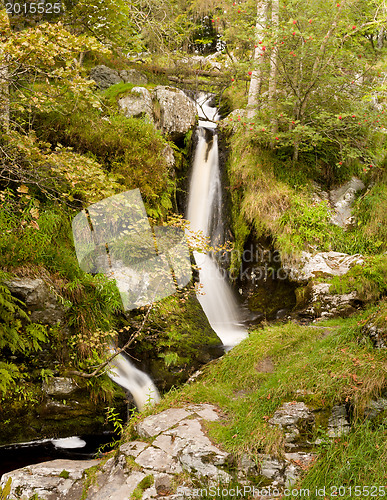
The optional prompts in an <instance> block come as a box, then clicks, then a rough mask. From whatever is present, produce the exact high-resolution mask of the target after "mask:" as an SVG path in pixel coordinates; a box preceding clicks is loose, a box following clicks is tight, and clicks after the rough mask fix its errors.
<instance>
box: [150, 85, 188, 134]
mask: <svg viewBox="0 0 387 500" xmlns="http://www.w3.org/2000/svg"><path fill="white" fill-rule="evenodd" d="M153 99H154V116H155V122H156V126H157V128H158V129H160V130H161V132H162V133H163V134H165V135H168V136H169V137H170V138H171V139H173V140H176V139H179V138H181V137H183V136H184V135H185V134H186V133H187V132H188V131H189V130H190V129H191V128H192V127H193V126H194V125H195V123H196V106H195V103H194V102H193V101H192V100H191V99H190V98H189V97H187V96H186V95H185V94H184V92H183V91H182V90H179V89H176V88H174V87H163V86H158V87H156V88H155V89H154V93H153Z"/></svg>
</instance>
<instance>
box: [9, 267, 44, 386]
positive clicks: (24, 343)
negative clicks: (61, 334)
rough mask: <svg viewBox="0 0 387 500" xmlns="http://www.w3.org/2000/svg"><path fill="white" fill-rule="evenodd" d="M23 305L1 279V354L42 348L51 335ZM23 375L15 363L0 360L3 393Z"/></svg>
mask: <svg viewBox="0 0 387 500" xmlns="http://www.w3.org/2000/svg"><path fill="white" fill-rule="evenodd" d="M1 277H3V276H0V278H1ZM22 306H25V304H24V303H23V302H22V301H21V300H19V299H17V298H16V297H13V296H12V295H11V292H10V291H9V289H8V287H7V286H5V285H4V284H3V283H0V354H3V355H5V354H6V353H7V351H8V352H10V353H11V354H15V353H20V354H29V353H31V352H36V351H40V350H41V349H42V346H41V344H42V343H44V342H46V341H47V339H48V335H47V329H46V327H45V326H43V325H39V324H35V323H31V321H30V319H29V317H28V314H27V313H26V312H25V311H24V310H23V309H22ZM1 351H3V353H2V352H1ZM21 377H22V374H21V373H20V372H19V369H18V368H17V366H16V365H15V364H14V363H9V362H5V361H0V393H2V394H3V396H4V395H5V394H6V393H7V392H8V391H9V390H10V389H11V388H13V387H14V386H15V384H16V382H17V381H18V380H20V378H21Z"/></svg>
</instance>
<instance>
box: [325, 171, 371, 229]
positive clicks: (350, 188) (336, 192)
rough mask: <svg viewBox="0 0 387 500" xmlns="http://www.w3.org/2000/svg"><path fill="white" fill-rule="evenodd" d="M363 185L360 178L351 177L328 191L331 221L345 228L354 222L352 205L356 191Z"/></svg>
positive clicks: (360, 189)
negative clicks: (331, 210) (341, 184)
mask: <svg viewBox="0 0 387 500" xmlns="http://www.w3.org/2000/svg"><path fill="white" fill-rule="evenodd" d="M364 188H365V185H364V184H363V182H362V181H361V180H360V179H357V178H356V177H353V178H352V179H351V180H350V181H348V182H346V183H345V184H343V186H341V187H339V188H337V189H333V190H331V191H330V192H329V200H330V202H331V205H332V207H333V210H334V214H333V216H332V219H331V222H332V223H333V224H336V225H337V226H340V227H343V228H346V227H348V226H350V225H352V224H354V222H355V218H354V217H353V215H352V206H353V203H354V201H355V198H356V193H357V192H359V191H362V190H363V189H364Z"/></svg>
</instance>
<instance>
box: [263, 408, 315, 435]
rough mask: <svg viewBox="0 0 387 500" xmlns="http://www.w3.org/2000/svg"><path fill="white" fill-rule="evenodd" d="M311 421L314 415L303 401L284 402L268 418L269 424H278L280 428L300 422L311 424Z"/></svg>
mask: <svg viewBox="0 0 387 500" xmlns="http://www.w3.org/2000/svg"><path fill="white" fill-rule="evenodd" d="M313 422H314V415H313V413H312V412H311V411H310V410H309V408H308V407H307V406H306V404H305V403H303V402H289V403H284V404H283V405H282V406H281V407H280V408H278V410H277V411H276V412H275V413H274V415H273V416H272V418H271V419H270V420H269V423H270V424H272V425H278V426H279V427H280V428H282V429H287V428H289V427H294V426H297V425H299V424H300V423H303V424H304V423H306V424H308V425H312V424H313Z"/></svg>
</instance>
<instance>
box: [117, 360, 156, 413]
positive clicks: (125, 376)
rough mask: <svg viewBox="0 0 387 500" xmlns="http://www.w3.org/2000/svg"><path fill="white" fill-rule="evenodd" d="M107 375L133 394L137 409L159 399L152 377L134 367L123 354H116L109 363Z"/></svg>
mask: <svg viewBox="0 0 387 500" xmlns="http://www.w3.org/2000/svg"><path fill="white" fill-rule="evenodd" d="M108 375H109V377H110V378H111V379H112V380H114V382H116V384H118V385H120V386H121V387H123V388H124V389H126V390H127V391H129V392H130V393H131V395H132V396H133V399H134V402H135V403H136V406H137V408H138V409H139V411H142V410H143V409H144V408H145V406H146V405H147V404H155V403H158V402H159V401H160V394H159V391H158V390H157V388H156V386H155V384H154V383H153V381H152V379H151V378H150V377H149V375H147V374H146V373H144V372H142V371H141V370H139V369H138V368H136V367H135V366H134V365H133V364H132V363H131V362H130V361H129V359H128V358H127V357H126V356H124V355H123V354H118V355H117V356H116V357H115V358H114V359H113V360H112V362H111V363H110V370H109V372H108Z"/></svg>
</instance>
